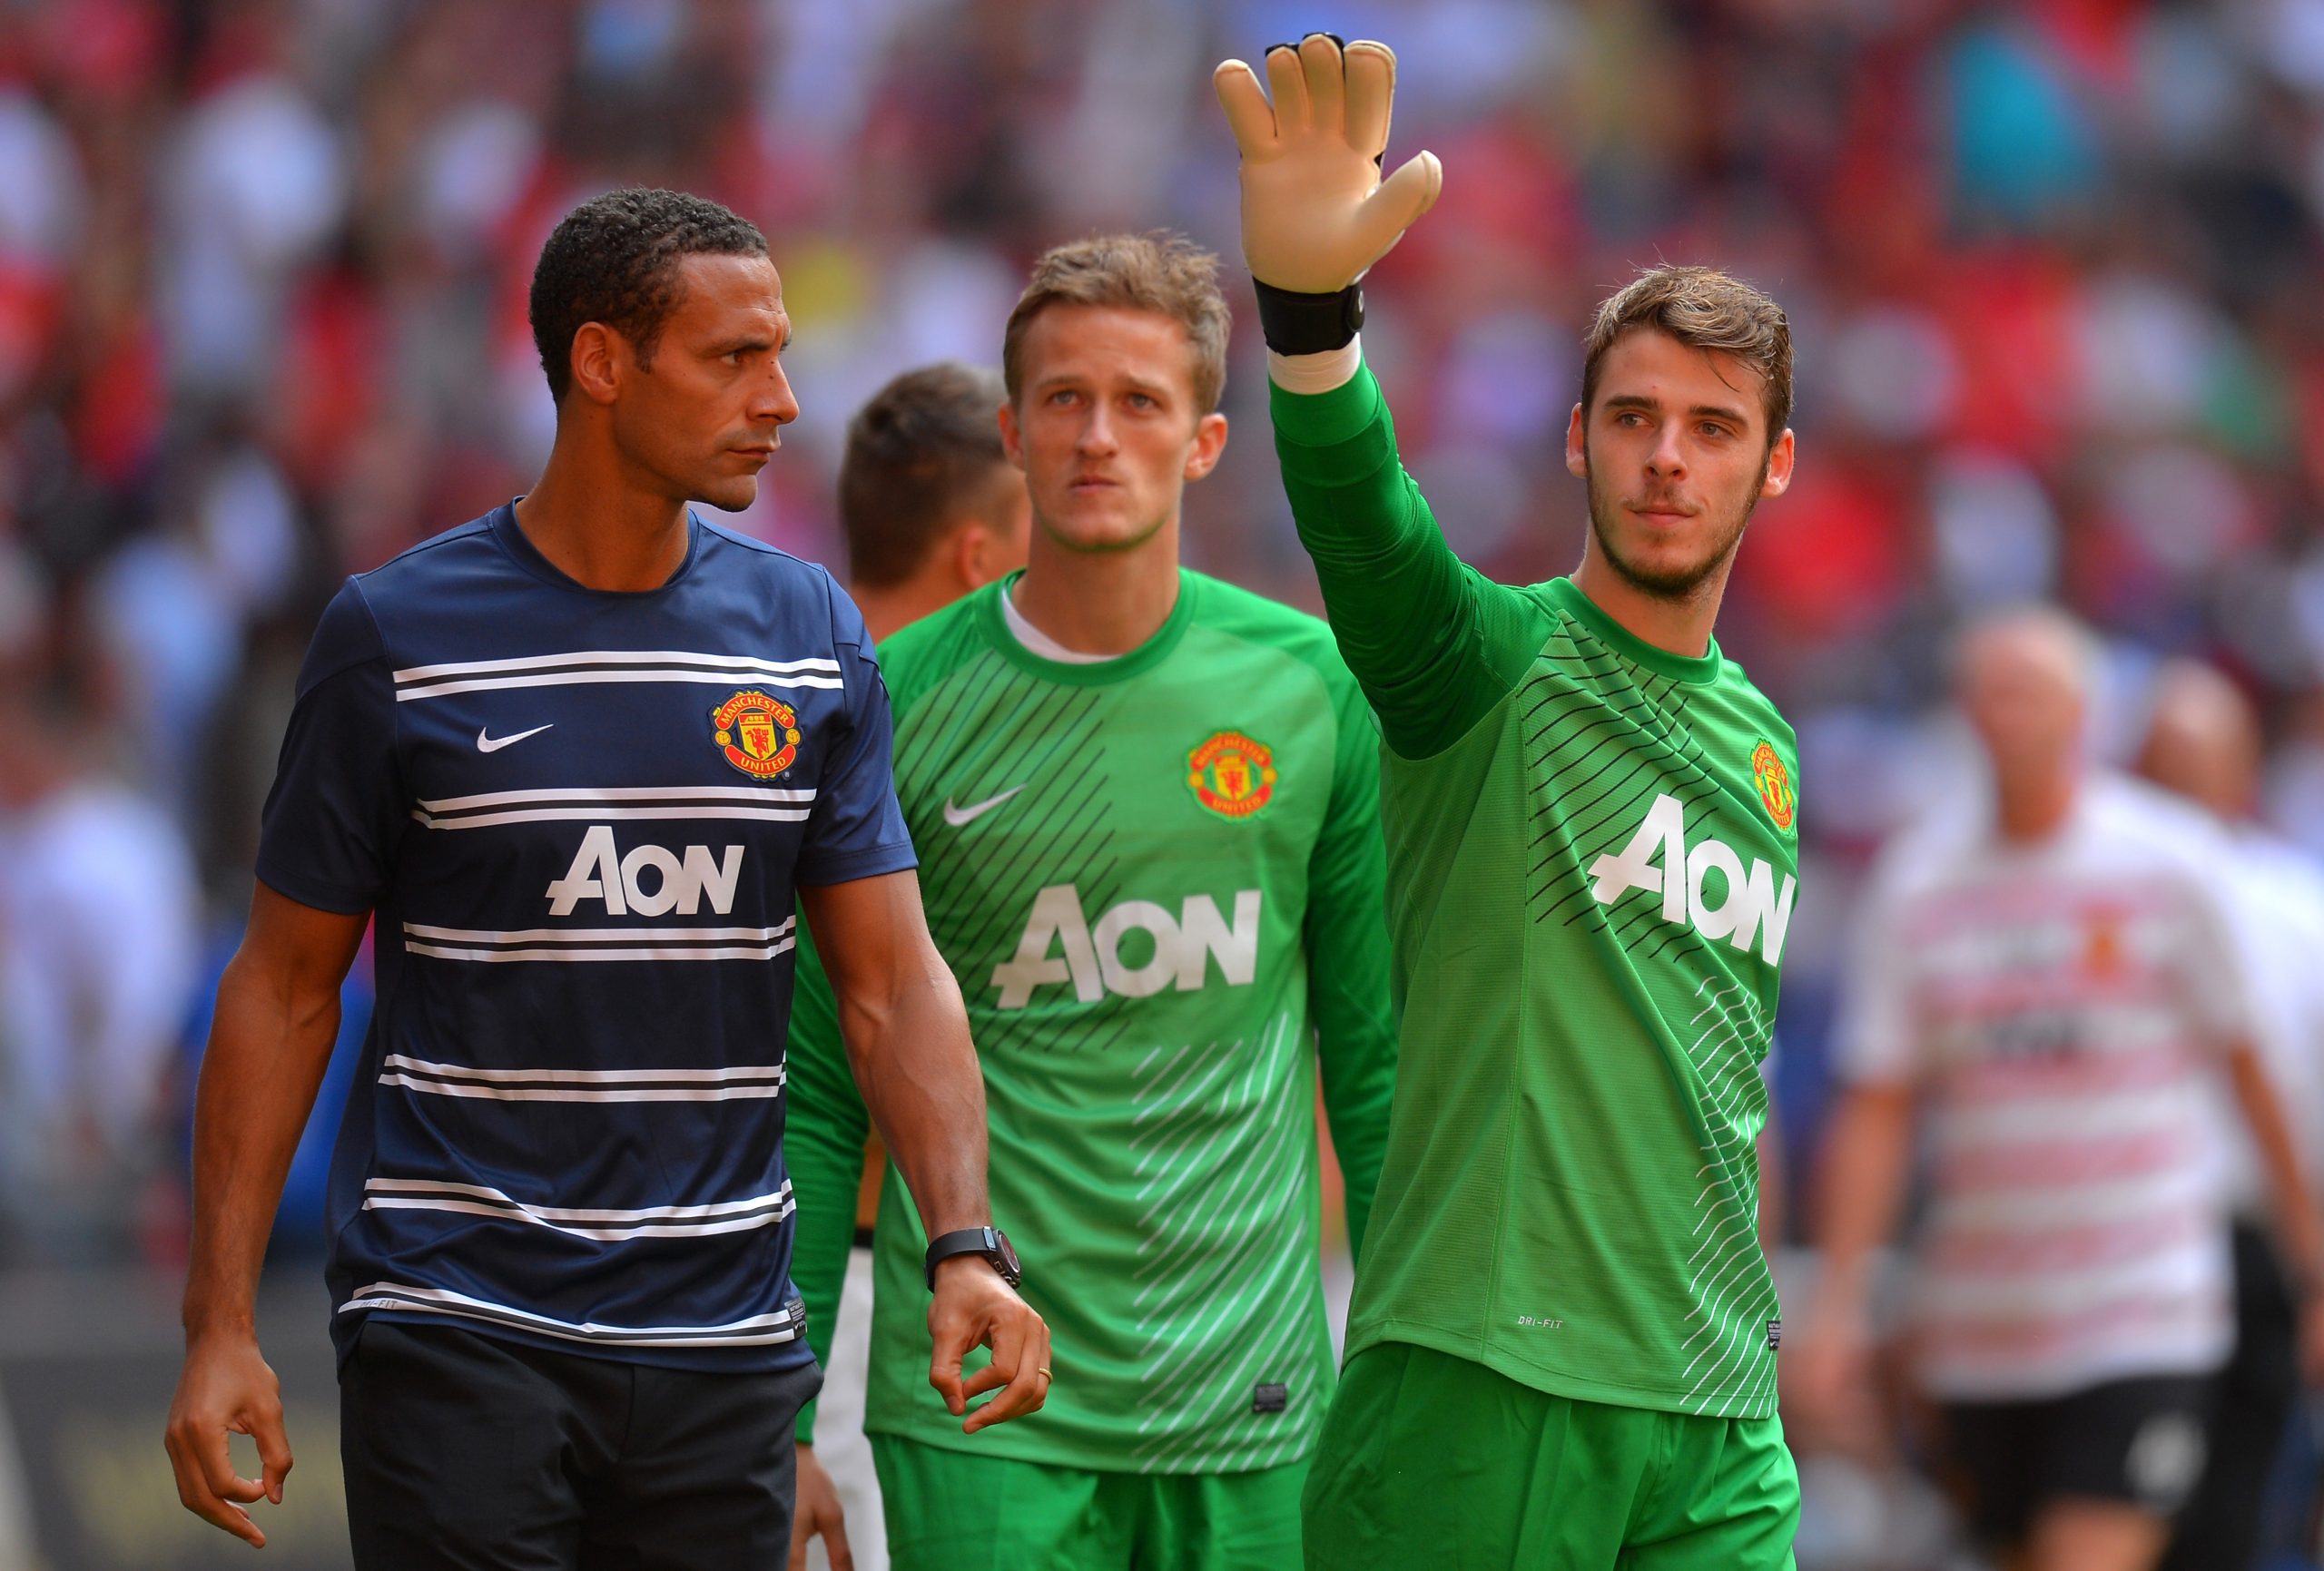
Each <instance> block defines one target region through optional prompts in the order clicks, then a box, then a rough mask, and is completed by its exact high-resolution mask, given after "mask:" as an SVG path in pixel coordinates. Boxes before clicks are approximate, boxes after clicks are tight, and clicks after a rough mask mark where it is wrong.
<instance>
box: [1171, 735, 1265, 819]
mask: <svg viewBox="0 0 2324 1571" xmlns="http://www.w3.org/2000/svg"><path fill="white" fill-rule="evenodd" d="M1187 788H1188V789H1189V790H1192V791H1193V792H1194V793H1195V799H1196V800H1197V801H1199V802H1201V803H1202V805H1203V806H1205V807H1206V808H1208V809H1209V810H1211V811H1212V812H1215V813H1216V814H1217V815H1218V816H1219V817H1221V818H1226V819H1247V818H1249V817H1250V816H1251V815H1252V814H1253V813H1256V812H1257V811H1258V810H1260V809H1261V808H1263V807H1265V806H1266V805H1267V802H1268V801H1269V800H1271V799H1272V798H1273V797H1274V796H1275V752H1274V751H1273V750H1272V749H1270V748H1269V747H1268V746H1267V745H1266V744H1265V742H1260V741H1252V740H1251V739H1250V738H1249V737H1247V736H1245V735H1244V734H1243V733H1242V732H1241V731H1217V732H1215V733H1214V734H1213V735H1212V736H1211V738H1210V740H1209V741H1206V742H1204V743H1203V744H1202V745H1201V746H1200V747H1198V748H1196V749H1195V750H1194V751H1192V752H1190V753H1188V754H1187Z"/></svg>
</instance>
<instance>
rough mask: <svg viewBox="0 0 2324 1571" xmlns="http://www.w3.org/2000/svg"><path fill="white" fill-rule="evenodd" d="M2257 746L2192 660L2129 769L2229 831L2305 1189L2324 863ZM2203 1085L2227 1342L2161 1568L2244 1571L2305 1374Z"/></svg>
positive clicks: (2320, 992) (2288, 1310) (2236, 695)
mask: <svg viewBox="0 0 2324 1571" xmlns="http://www.w3.org/2000/svg"><path fill="white" fill-rule="evenodd" d="M2264 757H2265V749H2264V743H2263V741H2262V738H2261V736H2260V721H2259V716H2258V715H2257V714H2256V713H2255V712H2253V710H2252V707H2251V703H2250V700H2249V699H2247V698H2246V697H2245V696H2244V694H2243V692H2241V690H2240V689H2239V688H2237V687H2236V686H2235V684H2234V683H2233V682H2230V681H2229V680H2228V679H2227V678H2226V677H2225V676H2223V675H2221V673H2219V672H2218V671H2216V670H2214V669H2212V668H2211V667H2210V666H2207V665H2203V664H2200V663H2195V662H2192V661H2173V662H2171V663H2169V664H2167V665H2165V666H2164V667H2163V669H2162V672H2161V673H2160V674H2159V676H2158V678H2157V680H2156V682H2155V684H2154V692H2153V697H2152V713H2151V715H2150V717H2149V720H2148V725H2147V731H2146V737H2145V741H2144V743H2143V745H2142V747H2141V749H2140V752H2139V758H2138V770H2139V772H2140V773H2141V774H2142V775H2144V776H2145V777H2146V778H2147V779H2148V780H2150V781H2153V782H2154V783H2155V784H2157V785H2159V786H2162V788H2163V789H2164V790H2169V791H2171V792H2173V793H2175V794H2176V795H2178V796H2181V797H2182V798H2184V799H2186V800H2188V801H2190V802H2192V803H2194V804H2195V805H2197V806H2199V807H2201V808H2202V809H2204V810H2207V811H2209V812H2210V813H2211V814H2212V815H2213V816H2214V817H2216V818H2217V819H2218V820H2219V821H2220V824H2221V828H2222V830H2224V831H2225V835H2226V848H2227V857H2226V860H2225V861H2224V863H2223V864H2222V865H2221V868H2220V869H2219V877H2220V883H2221V889H2223V891H2224V892H2225V895H2226V900H2225V904H2226V906H2227V910H2228V918H2229V922H2230V932H2231V933H2232V935H2233V937H2234V938H2235V941H2236V945H2237V948H2238V949H2239V951H2240V956H2241V959H2242V963H2243V971H2244V976H2245V977H2246V980H2247V981H2248V982H2249V984H2250V987H2251V989H2252V998H2253V1004H2254V1021H2253V1026H2254V1031H2253V1036H2254V1039H2255V1041H2256V1043H2257V1045H2258V1046H2259V1047H2260V1050H2261V1054H2262V1056H2263V1058H2264V1059H2265V1062H2266V1065H2267V1069H2268V1073H2269V1075H2270V1077H2271V1078H2272V1079H2273V1081H2274V1082H2275V1085H2276V1088H2277V1092H2278V1095H2280V1098H2281V1099H2282V1102H2283V1105H2284V1113H2285V1121H2286V1123H2287V1124H2289V1125H2290V1129H2291V1134H2292V1137H2293V1141H2294V1144H2296V1145H2297V1146H2298V1147H2299V1156H2300V1159H2301V1163H2302V1165H2303V1166H2304V1167H2305V1169H2306V1170H2307V1173H2308V1178H2309V1183H2310V1185H2311V1188H2312V1187H2313V1186H2314V1185H2315V1184H2316V1183H2317V1181H2318V1178H2319V1173H2318V1167H2317V1159H2318V1155H2319V1149H2324V1146H2320V1145H2319V1140H2320V1139H2324V871H2320V870H2319V869H2318V868H2317V866H2316V864H2315V863H2314V862H2312V861H2310V860H2309V858H2308V857H2307V856H2305V855H2304V854H2303V853H2301V851H2300V850H2299V849H2298V848H2297V847H2295V846H2293V845H2292V844H2290V842H2289V841H2287V840H2283V839H2282V838H2280V836H2277V835H2275V834H2273V833H2271V832H2270V831H2269V830H2266V829H2264V828H2262V827H2261V826H2260V822H2259V816H2258V810H2259V801H2260V766H2261V762H2262V761H2263V759H2264ZM2213 1089H2214V1095H2213V1097H2212V1099H2211V1100H2212V1104H2213V1105H2212V1107H2211V1110H2210V1111H2211V1124H2212V1126H2213V1129H2212V1140H2213V1143H2214V1152H2215V1157H2216V1160H2217V1161H2218V1163H2219V1164H2220V1165H2219V1170H2220V1173H2221V1177H2222V1181H2223V1182H2224V1183H2225V1184H2226V1192H2227V1200H2228V1203H2229V1205H2230V1208H2231V1211H2232V1217H2233V1223H2232V1225H2233V1241H2234V1242H2233V1248H2234V1257H2235V1262H2234V1263H2235V1351H2234V1354H2233V1356H2232V1357H2231V1358H2230V1360H2229V1361H2228V1364H2227V1367H2226V1368H2225V1369H2224V1370H2221V1376H2220V1385H2219V1391H2218V1398H2217V1400H2218V1406H2217V1407H2216V1408H2215V1409H2214V1411H2213V1423H2212V1440H2211V1458H2210V1461H2209V1463H2208V1465H2207V1466H2206V1468H2205V1469H2204V1473H2203V1479H2202V1482H2201V1484H2200V1485H2199V1486H2198V1487H2197V1488H2196V1491H2195V1494H2194V1497H2193V1498H2192V1499H2191V1500H2190V1501H2189V1502H2188V1504H2187V1507H2186V1509H2185V1510H2184V1511H2183V1512H2182V1513H2181V1516H2180V1519H2179V1521H2178V1524H2177V1526H2176V1528H2175V1530H2174V1532H2173V1535H2172V1538H2171V1547H2170V1549H2169V1551H2168V1552H2167V1553H2166V1554H2165V1555H2164V1556H2163V1559H2162V1567H2163V1571H2247V1568H2248V1567H2250V1566H2251V1565H2252V1564H2253V1563H2254V1561H2255V1559H2256V1558H2257V1556H2258V1548H2259V1525H2260V1513H2261V1510H2262V1507H2263V1505H2264V1503H2265V1498H2266V1495H2267V1491H2268V1488H2269V1483H2270V1478H2271V1477H2272V1475H2273V1472H2274V1467H2275V1460H2276V1457H2277V1455H2278V1453H2279V1451H2280V1449H2281V1447H2282V1443H2283V1440H2284V1438H2285V1433H2286V1427H2287V1425H2288V1423H2289V1422H2290V1418H2291V1411H2292V1407H2293V1403H2294V1400H2295V1399H2296V1396H2297V1393H2298V1390H2299V1344H2298V1338H2299V1299H2300V1293H2299V1289H2298V1287H2297V1286H2296V1284H2295V1283H2294V1282H2293V1281H2292V1280H2291V1279H2290V1276H2289V1275H2288V1274H2287V1272H2286V1269H2285V1266H2284V1263H2283V1261H2282V1259H2281V1257H2280V1252H2278V1251H2277V1249H2276V1248H2275V1246H2274V1243H2273V1242H2272V1241H2271V1239H2270V1232H2269V1229H2268V1225H2267V1214H2266V1213H2267V1196H2266V1184H2265V1183H2264V1181H2263V1179H2262V1177H2261V1174H2260V1164H2259V1161H2258V1157H2257V1155H2256V1154H2255V1153H2254V1152H2253V1150H2252V1148H2251V1144H2250V1139H2249V1137H2248V1135H2247V1134H2245V1132H2244V1129H2243V1127H2242V1124H2241V1122H2240V1120H2239V1119H2238V1118H2237V1117H2236V1116H2235V1113H2234V1109H2233V1107H2232V1105H2231V1104H2230V1103H2229V1101H2228V1099H2227V1097H2226V1095H2225V1094H2224V1088H2223V1087H2214V1088H2213ZM2309 1285H2310V1288H2311V1290H2312V1288H2313V1284H2312V1283H2311V1284H2309Z"/></svg>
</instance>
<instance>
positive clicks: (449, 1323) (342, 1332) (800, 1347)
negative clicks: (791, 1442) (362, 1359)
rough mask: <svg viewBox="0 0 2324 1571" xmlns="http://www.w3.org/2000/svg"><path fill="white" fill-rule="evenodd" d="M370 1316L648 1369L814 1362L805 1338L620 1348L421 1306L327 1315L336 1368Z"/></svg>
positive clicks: (762, 1368)
mask: <svg viewBox="0 0 2324 1571" xmlns="http://www.w3.org/2000/svg"><path fill="white" fill-rule="evenodd" d="M371 1321H379V1323H381V1324H382V1325H412V1326H441V1327H444V1328H446V1329H448V1330H460V1331H469V1332H472V1333H474V1334H475V1335H477V1336H480V1337H490V1338H491V1339H492V1340H495V1341H502V1342H515V1343H517V1344H519V1345H520V1346H524V1347H528V1348H537V1349H539V1350H542V1351H543V1352H551V1353H566V1354H569V1355H571V1356H572V1357H575V1358H584V1359H602V1360H605V1361H606V1362H607V1363H615V1364H638V1365H643V1366H645V1367H648V1368H652V1369H664V1370H693V1371H694V1372H696V1373H703V1374H776V1373H780V1372H781V1371H783V1370H793V1369H797V1368H799V1367H800V1366H802V1365H804V1364H811V1363H813V1362H814V1361H815V1355H814V1351H813V1350H812V1349H811V1348H809V1347H808V1345H807V1342H806V1340H805V1339H804V1338H801V1339H799V1340H795V1341H788V1342H774V1343H771V1344H767V1345H763V1346H756V1347H742V1348H641V1347H619V1346H613V1345H609V1344H606V1343H602V1342H582V1341H572V1340H567V1339H566V1338H564V1337H550V1336H540V1335H537V1334H535V1333H533V1332H530V1331H526V1330H519V1329H517V1328H516V1327H514V1326H502V1325H495V1324H493V1323H492V1322H490V1321H479V1320H474V1319H470V1318H468V1317H467V1316H463V1315H439V1314H429V1313H428V1311H425V1310H404V1309H392V1310H390V1309H376V1310H366V1311H363V1312H362V1313H361V1314H342V1315H339V1316H336V1317H334V1319H333V1320H332V1321H331V1339H332V1340H333V1342H334V1343H336V1344H337V1351H338V1354H339V1367H340V1369H342V1370H344V1369H345V1368H346V1367H347V1360H349V1359H350V1358H351V1357H353V1356H354V1352H355V1346H356V1342H357V1340H358V1339H359V1336H360V1335H361V1333H362V1328H363V1327H364V1326H365V1325H367V1324H369V1322H371Z"/></svg>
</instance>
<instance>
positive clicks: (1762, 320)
mask: <svg viewBox="0 0 2324 1571" xmlns="http://www.w3.org/2000/svg"><path fill="white" fill-rule="evenodd" d="M1633 328H1653V329H1657V330H1658V331H1660V332H1665V333H1668V334H1669V335H1670V336H1671V337H1672V338H1674V339H1678V340H1679V342H1680V343H1682V344H1684V345H1686V346H1687V347H1688V348H1689V349H1708V350H1711V351H1714V352H1716V353H1718V354H1725V355H1732V356H1734V357H1735V358H1737V359H1738V360H1740V361H1742V362H1743V363H1744V364H1745V365H1747V366H1748V367H1750V368H1752V369H1753V370H1755V371H1757V372H1758V373H1759V382H1760V398H1761V399H1762V400H1763V402H1764V403H1765V405H1766V407H1767V411H1768V441H1769V442H1773V441H1774V440H1775V439H1776V438H1777V437H1778V436H1780V435H1782V433H1783V428H1784V427H1786V426H1787V425H1788V424H1790V422H1791V323H1790V322H1789V320H1788V319H1786V318H1785V316H1784V314H1783V308H1782V307H1781V306H1779V305H1777V304H1776V302H1775V301H1774V300H1772V299H1768V297H1767V296H1766V295H1764V294H1762V293H1760V292H1759V291H1758V290H1756V289H1754V288H1752V287H1751V286H1750V285H1749V284H1747V283H1745V282H1744V281H1743V280H1741V279H1738V278H1733V277H1730V276H1729V275H1728V274H1726V273H1723V272H1721V271H1719V270H1718V269H1717V268H1706V267H1657V268H1649V269H1647V270H1645V271H1643V272H1641V273H1640V274H1639V275H1638V277H1636V278H1634V279H1632V280H1630V282H1629V283H1627V284H1624V285H1623V286H1622V287H1621V288H1620V290H1616V291H1615V292H1614V293H1613V294H1612V295H1610V296H1609V297H1607V299H1606V301H1605V303H1604V304H1602V305H1600V307H1599V308H1598V314H1597V316H1596V317H1595V318H1594V319H1592V320H1591V321H1590V331H1589V333H1588V334H1587V335H1586V336H1584V338H1583V339H1582V356H1581V407H1583V408H1584V409H1587V408H1589V407H1590V406H1591V404H1592V402H1593V401H1594V400H1595V399H1596V398H1597V394H1598V373H1599V371H1600V369H1601V368H1603V366H1604V363H1605V359H1606V355H1607V352H1608V351H1609V350H1610V349H1612V348H1613V347H1614V345H1615V343H1616V341H1617V340H1619V339H1620V338H1621V336H1622V335H1623V334H1624V333H1627V332H1629V331H1630V329H1633Z"/></svg>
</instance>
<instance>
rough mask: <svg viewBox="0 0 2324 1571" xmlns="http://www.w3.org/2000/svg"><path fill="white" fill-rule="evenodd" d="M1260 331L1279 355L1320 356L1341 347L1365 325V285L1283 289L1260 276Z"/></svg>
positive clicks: (1255, 284) (1253, 284) (1256, 283)
mask: <svg viewBox="0 0 2324 1571" xmlns="http://www.w3.org/2000/svg"><path fill="white" fill-rule="evenodd" d="M1251 287H1252V288H1253V289H1254V290H1257V291H1258V296H1259V331H1260V332H1261V333H1262V334H1263V335H1265V339H1266V340H1267V348H1269V349H1273V350H1274V351H1275V353H1276V354H1278V355H1320V354H1324V353H1327V352H1329V351H1330V350H1333V349H1341V348H1343V347H1344V346H1345V345H1346V344H1347V342H1348V341H1349V340H1350V339H1354V337H1355V335H1356V333H1357V332H1358V330H1360V329H1362V328H1363V326H1364V286H1363V285H1362V284H1360V283H1354V284H1350V285H1348V286H1347V288H1345V289H1344V290H1332V291H1331V292H1330V293H1329V294H1321V295H1309V294H1301V293H1299V292H1298V291H1296V290H1279V289H1277V288H1275V286H1274V285H1273V284H1270V283H1262V282H1260V281H1259V280H1257V279H1253V280H1251Z"/></svg>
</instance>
